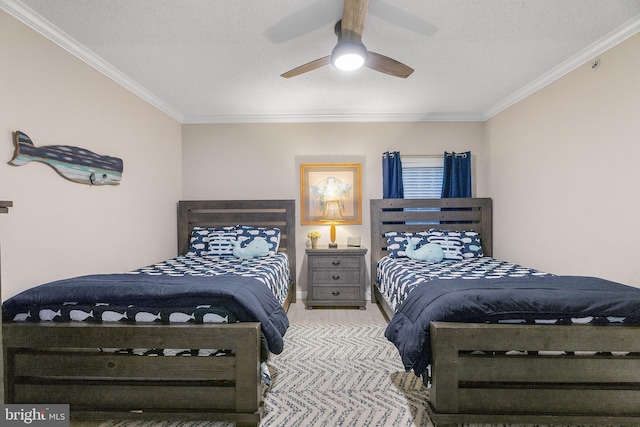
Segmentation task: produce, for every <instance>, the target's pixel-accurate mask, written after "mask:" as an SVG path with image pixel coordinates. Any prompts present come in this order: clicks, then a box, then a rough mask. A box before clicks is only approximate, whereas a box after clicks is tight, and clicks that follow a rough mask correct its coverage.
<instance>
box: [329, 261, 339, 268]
mask: <svg viewBox="0 0 640 427" xmlns="http://www.w3.org/2000/svg"><path fill="white" fill-rule="evenodd" d="M331 264H333V265H335V266H336V267H337V266H339V265H340V261H339V260H335V261H333V262H332V263H331Z"/></svg>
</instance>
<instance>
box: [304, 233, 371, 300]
mask: <svg viewBox="0 0 640 427" xmlns="http://www.w3.org/2000/svg"><path fill="white" fill-rule="evenodd" d="M306 253H307V278H308V280H307V309H312V308H313V307H314V306H336V307H351V306H355V307H360V309H361V310H364V309H366V299H365V289H366V283H365V282H366V276H365V261H364V256H365V254H366V253H367V249H366V248H364V247H359V248H354V247H346V246H344V247H343V246H341V247H338V248H329V247H327V246H325V247H318V248H317V249H307V250H306Z"/></svg>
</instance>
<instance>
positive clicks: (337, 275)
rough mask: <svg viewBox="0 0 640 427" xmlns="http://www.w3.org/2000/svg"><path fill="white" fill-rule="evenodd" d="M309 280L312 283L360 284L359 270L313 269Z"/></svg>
mask: <svg viewBox="0 0 640 427" xmlns="http://www.w3.org/2000/svg"><path fill="white" fill-rule="evenodd" d="M311 280H312V281H313V284H314V285H316V286H317V285H320V286H322V285H324V284H330V285H348V284H351V285H358V284H360V270H354V269H349V270H346V269H337V268H332V269H328V270H314V271H312V273H311Z"/></svg>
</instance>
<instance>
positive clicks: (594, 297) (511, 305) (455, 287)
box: [385, 276, 640, 375]
mask: <svg viewBox="0 0 640 427" xmlns="http://www.w3.org/2000/svg"><path fill="white" fill-rule="evenodd" d="M585 317H587V318H588V317H593V318H594V319H593V321H592V322H591V323H594V324H606V323H609V322H610V321H611V318H616V319H615V320H616V321H619V322H621V323H623V324H636V325H637V324H640V289H639V288H634V287H631V286H626V285H622V284H620V283H615V282H611V281H608V280H604V279H599V278H595V277H582V276H546V277H526V278H501V279H480V280H465V279H454V280H444V279H435V280H433V281H430V282H428V283H426V284H424V285H421V286H417V287H416V288H415V289H413V290H412V291H411V292H410V293H409V295H408V296H407V298H406V299H405V300H404V301H403V303H402V304H401V306H400V307H399V309H398V313H396V314H395V315H394V316H393V318H392V319H391V322H389V325H388V326H387V329H386V331H385V336H386V337H387V339H389V341H391V342H393V343H394V344H395V346H396V347H397V348H398V350H399V352H400V356H401V357H402V362H403V364H404V367H405V369H406V370H407V371H409V370H412V369H413V371H414V372H415V373H416V375H421V374H422V373H424V372H425V370H426V368H427V366H428V365H429V364H430V363H431V349H430V337H429V324H430V322H434V321H443V322H464V323H497V322H500V321H505V320H512V319H515V320H518V319H522V321H523V322H527V323H535V320H536V319H539V320H542V319H558V322H557V323H560V324H562V323H571V318H585Z"/></svg>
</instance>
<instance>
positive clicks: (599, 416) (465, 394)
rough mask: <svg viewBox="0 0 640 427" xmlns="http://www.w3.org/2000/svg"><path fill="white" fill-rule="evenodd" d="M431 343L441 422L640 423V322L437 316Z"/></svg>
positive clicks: (434, 406) (436, 417) (435, 407)
mask: <svg viewBox="0 0 640 427" xmlns="http://www.w3.org/2000/svg"><path fill="white" fill-rule="evenodd" d="M431 343H432V349H433V365H432V367H433V371H432V387H431V391H430V404H429V407H428V411H429V413H430V416H431V417H432V420H433V422H434V424H435V425H437V426H442V425H448V424H451V425H456V424H458V423H518V424H539V423H542V424H563V425H575V424H581V425H584V424H588V425H640V404H639V403H638V402H640V327H631V326H624V327H623V326H585V325H571V326H556V325H553V326H550V325H549V326H543V325H486V324H466V323H443V322H434V323H432V324H431ZM475 350H482V354H475V353H478V352H474V354H472V353H471V352H473V351H475ZM510 350H520V351H526V352H527V355H513V354H505V353H506V352H509V351H510ZM560 351H564V352H567V351H572V352H577V354H575V355H561V354H559V352H560ZM585 352H588V353H585ZM591 352H604V353H605V354H601V353H598V354H591ZM609 352H632V353H636V354H635V355H633V354H632V355H624V356H623V355H612V354H610V353H609ZM614 354H617V353H614Z"/></svg>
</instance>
